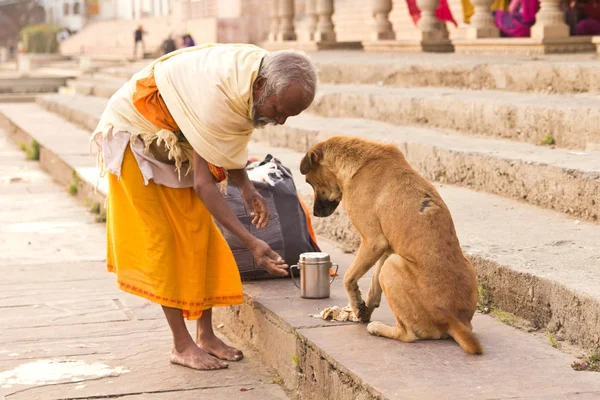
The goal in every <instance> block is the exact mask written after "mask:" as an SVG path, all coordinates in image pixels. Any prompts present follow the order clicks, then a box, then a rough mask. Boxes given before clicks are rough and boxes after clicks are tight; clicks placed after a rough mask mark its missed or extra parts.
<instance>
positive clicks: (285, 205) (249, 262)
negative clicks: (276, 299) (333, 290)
mask: <svg viewBox="0 0 600 400" xmlns="http://www.w3.org/2000/svg"><path fill="white" fill-rule="evenodd" d="M270 161H272V162H274V163H275V164H277V167H278V169H279V170H280V171H281V172H282V173H283V179H282V180H280V181H277V182H276V183H275V186H271V185H269V184H268V183H264V182H254V185H255V187H256V189H257V190H258V192H259V193H260V194H261V195H262V196H263V197H264V198H265V201H266V203H267V208H268V209H269V211H270V212H271V219H270V221H269V224H268V225H267V226H266V227H265V228H263V229H257V228H256V227H255V226H254V225H252V216H251V215H250V210H249V209H248V207H247V206H246V203H245V202H244V200H243V199H242V191H241V188H240V187H239V186H237V185H236V184H235V183H234V182H233V181H232V180H231V179H229V180H228V184H227V194H226V195H224V197H225V200H226V201H227V203H228V204H229V206H230V207H231V209H232V210H233V212H234V213H235V215H236V216H237V217H238V219H239V221H240V222H241V223H242V224H243V225H244V226H245V227H246V229H248V230H249V231H250V232H251V233H252V234H253V235H254V236H256V237H257V238H259V239H261V240H263V241H264V242H266V243H267V244H268V245H269V246H271V248H272V249H273V251H275V252H276V253H278V254H279V255H281V256H282V257H283V259H284V260H285V262H286V264H288V265H293V264H296V263H297V262H298V258H299V256H300V254H302V253H305V252H310V251H320V250H319V247H318V246H317V244H316V243H314V242H313V240H312V239H311V237H310V235H309V233H308V223H307V216H306V215H305V214H304V210H303V209H302V206H301V205H300V201H299V200H298V193H297V191H296V186H295V185H294V179H293V178H292V173H291V171H290V170H289V169H288V168H286V167H285V166H283V165H282V164H281V162H280V161H279V160H277V159H276V158H273V157H272V156H271V155H270V154H269V155H268V156H267V157H266V158H265V160H264V161H263V162H262V163H261V164H264V163H267V162H270ZM215 222H216V221H215ZM216 224H217V226H218V227H219V229H220V230H221V232H222V233H223V236H224V237H225V240H226V241H227V243H228V244H229V247H230V248H231V251H232V252H233V256H234V257H235V261H236V263H237V265H238V269H239V271H240V275H241V276H242V279H243V280H254V279H266V278H272V276H271V275H269V274H268V273H267V272H266V271H265V270H264V269H263V268H262V267H261V266H259V265H257V264H256V262H255V261H254V259H253V257H252V253H250V251H249V250H248V249H247V248H246V247H244V245H243V244H242V243H241V242H240V241H239V240H238V238H236V237H235V236H234V235H233V234H232V233H231V232H229V231H228V230H227V229H225V228H224V227H223V226H222V225H221V224H219V223H218V222H216Z"/></svg>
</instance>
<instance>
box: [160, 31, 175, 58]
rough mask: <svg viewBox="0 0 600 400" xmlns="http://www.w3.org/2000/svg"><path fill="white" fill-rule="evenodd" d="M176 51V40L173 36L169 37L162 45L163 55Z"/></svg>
mask: <svg viewBox="0 0 600 400" xmlns="http://www.w3.org/2000/svg"><path fill="white" fill-rule="evenodd" d="M175 50H177V46H176V45H175V40H173V35H169V37H167V38H166V39H165V41H164V42H163V44H162V51H163V54H169V53H170V52H172V51H175Z"/></svg>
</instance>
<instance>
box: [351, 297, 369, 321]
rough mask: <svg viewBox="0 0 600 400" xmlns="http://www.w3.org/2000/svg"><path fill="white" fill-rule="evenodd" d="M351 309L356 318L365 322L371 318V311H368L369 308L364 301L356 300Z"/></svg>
mask: <svg viewBox="0 0 600 400" xmlns="http://www.w3.org/2000/svg"><path fill="white" fill-rule="evenodd" d="M352 311H354V315H356V318H358V319H359V320H360V321H361V322H365V323H366V322H369V320H370V319H371V313H370V312H369V309H368V308H367V305H366V304H365V302H364V301H360V302H358V304H357V305H356V308H354V307H353V308H352Z"/></svg>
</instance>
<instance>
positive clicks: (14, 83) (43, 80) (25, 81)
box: [0, 75, 70, 93]
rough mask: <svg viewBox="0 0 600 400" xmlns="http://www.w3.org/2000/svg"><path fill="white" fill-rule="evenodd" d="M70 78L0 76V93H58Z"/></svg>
mask: <svg viewBox="0 0 600 400" xmlns="http://www.w3.org/2000/svg"><path fill="white" fill-rule="evenodd" d="M69 78H70V76H52V75H48V76H43V75H41V76H30V77H23V76H0V93H45V92H58V88H60V87H61V86H64V85H65V84H66V82H67V80H68V79H69Z"/></svg>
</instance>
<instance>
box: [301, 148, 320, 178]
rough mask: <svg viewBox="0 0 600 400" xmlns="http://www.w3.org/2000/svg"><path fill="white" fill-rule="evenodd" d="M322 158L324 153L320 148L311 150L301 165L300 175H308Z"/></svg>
mask: <svg viewBox="0 0 600 400" xmlns="http://www.w3.org/2000/svg"><path fill="white" fill-rule="evenodd" d="M322 158H323V151H322V150H321V148H320V147H317V148H313V149H311V150H309V151H308V153H306V155H305V156H304V158H303V159H302V162H301V163H300V173H302V175H306V174H308V171H310V170H311V169H313V168H314V167H316V166H317V165H318V164H319V162H320V161H321V159H322Z"/></svg>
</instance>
